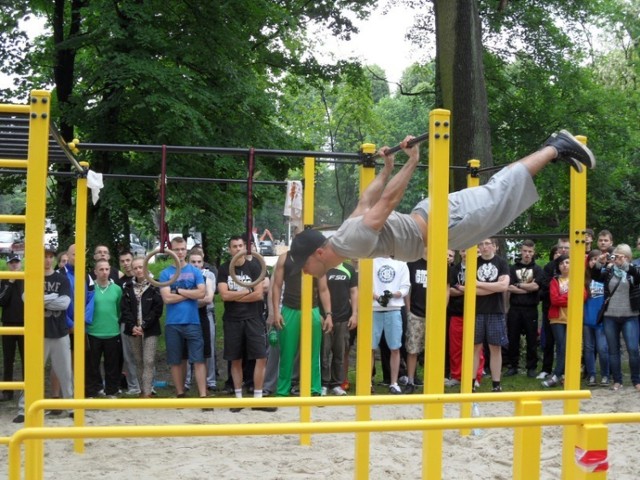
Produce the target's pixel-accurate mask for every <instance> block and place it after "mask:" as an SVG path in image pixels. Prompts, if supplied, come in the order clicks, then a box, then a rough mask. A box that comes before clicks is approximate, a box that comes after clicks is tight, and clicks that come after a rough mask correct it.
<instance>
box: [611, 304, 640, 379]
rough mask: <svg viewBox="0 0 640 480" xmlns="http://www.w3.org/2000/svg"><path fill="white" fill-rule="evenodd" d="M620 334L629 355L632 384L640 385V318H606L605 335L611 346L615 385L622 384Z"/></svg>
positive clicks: (612, 371)
mask: <svg viewBox="0 0 640 480" xmlns="http://www.w3.org/2000/svg"><path fill="white" fill-rule="evenodd" d="M620 333H622V337H623V338H624V343H625V344H626V346H627V352H628V354H629V369H630V370H631V383H632V384H633V385H638V384H639V383H640V352H639V350H638V338H639V335H640V332H639V327H638V317H637V316H633V317H607V316H605V317H604V334H605V335H606V336H607V344H608V346H609V365H610V367H611V374H612V375H613V381H614V382H615V383H622V365H621V363H622V360H621V357H620Z"/></svg>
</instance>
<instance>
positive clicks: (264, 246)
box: [260, 240, 276, 257]
mask: <svg viewBox="0 0 640 480" xmlns="http://www.w3.org/2000/svg"><path fill="white" fill-rule="evenodd" d="M275 254H276V249H275V247H274V246H273V242H272V241H271V240H262V241H261V242H260V255H263V256H269V257H272V256H274V255H275Z"/></svg>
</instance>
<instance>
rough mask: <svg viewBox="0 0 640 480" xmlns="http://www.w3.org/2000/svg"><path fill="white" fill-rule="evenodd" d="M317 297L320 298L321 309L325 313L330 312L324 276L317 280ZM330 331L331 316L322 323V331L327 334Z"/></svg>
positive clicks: (328, 295)
mask: <svg viewBox="0 0 640 480" xmlns="http://www.w3.org/2000/svg"><path fill="white" fill-rule="evenodd" d="M318 297H320V303H322V309H323V310H324V311H325V312H331V295H330V294H329V286H328V285H327V276H326V275H325V276H323V277H320V278H319V279H318ZM331 330H333V315H327V316H325V318H324V320H323V321H322V331H323V332H325V333H328V332H330V331H331Z"/></svg>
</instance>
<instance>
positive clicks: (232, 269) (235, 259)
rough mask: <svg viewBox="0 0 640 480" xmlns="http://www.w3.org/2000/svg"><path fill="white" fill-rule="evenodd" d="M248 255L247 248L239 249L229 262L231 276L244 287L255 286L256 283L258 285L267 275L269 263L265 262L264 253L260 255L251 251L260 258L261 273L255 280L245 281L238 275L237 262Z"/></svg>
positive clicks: (253, 255) (252, 254)
mask: <svg viewBox="0 0 640 480" xmlns="http://www.w3.org/2000/svg"><path fill="white" fill-rule="evenodd" d="M246 256H247V250H246V249H244V250H241V251H239V252H238V253H236V254H235V255H234V256H233V258H232V259H231V261H230V262H229V275H231V278H232V279H233V281H234V282H236V284H237V285H240V286H241V287H244V288H253V287H255V286H256V285H258V284H259V283H260V282H261V281H262V280H264V277H265V276H266V275H267V264H266V263H265V261H264V258H263V257H262V255H260V254H259V253H257V252H251V255H250V256H251V257H256V258H257V259H258V262H260V275H259V276H258V278H257V279H256V280H254V281H253V282H243V281H241V280H240V279H239V278H238V277H237V276H236V263H237V262H238V260H240V258H241V257H246Z"/></svg>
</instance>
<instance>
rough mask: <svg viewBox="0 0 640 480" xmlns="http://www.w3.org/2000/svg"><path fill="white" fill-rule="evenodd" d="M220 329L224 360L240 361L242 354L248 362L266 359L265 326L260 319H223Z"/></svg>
mask: <svg viewBox="0 0 640 480" xmlns="http://www.w3.org/2000/svg"><path fill="white" fill-rule="evenodd" d="M222 327H223V332H224V356H223V358H224V359H225V360H229V361H231V360H240V359H242V358H243V355H244V354H246V358H247V359H248V360H253V359H260V358H267V325H266V323H265V321H264V319H263V318H262V317H256V318H248V319H244V320H236V319H230V320H229V319H225V318H224V317H223V321H222Z"/></svg>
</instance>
